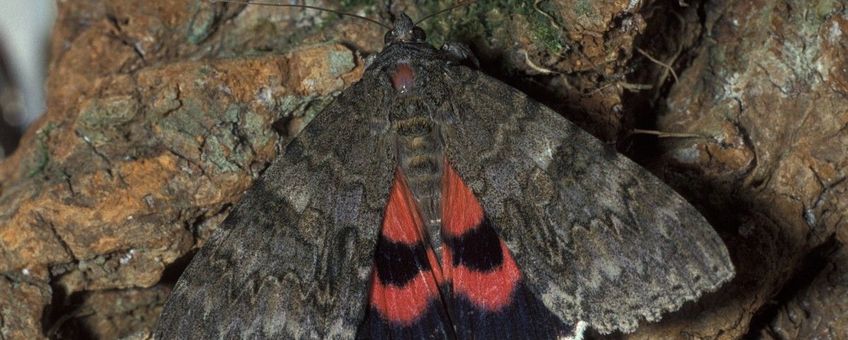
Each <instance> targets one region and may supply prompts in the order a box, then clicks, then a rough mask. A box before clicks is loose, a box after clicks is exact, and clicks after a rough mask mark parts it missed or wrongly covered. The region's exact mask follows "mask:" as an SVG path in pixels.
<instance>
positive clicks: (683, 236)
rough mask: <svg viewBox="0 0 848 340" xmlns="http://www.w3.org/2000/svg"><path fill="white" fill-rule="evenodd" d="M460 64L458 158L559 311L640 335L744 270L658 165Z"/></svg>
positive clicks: (532, 278)
mask: <svg viewBox="0 0 848 340" xmlns="http://www.w3.org/2000/svg"><path fill="white" fill-rule="evenodd" d="M449 69H450V70H451V71H450V72H449V73H451V75H450V76H449V77H450V78H451V79H456V80H457V81H461V82H464V84H462V85H461V86H455V87H453V94H454V96H453V98H454V106H455V108H454V112H453V115H454V118H453V119H454V121H453V122H452V124H451V125H450V126H451V127H449V128H447V129H446V130H447V131H446V132H445V138H446V144H447V147H448V157H449V159H450V160H451V161H452V162H453V164H454V166H455V167H456V168H457V170H458V172H459V173H460V175H461V176H462V178H463V179H464V180H465V181H466V182H467V183H468V184H469V186H470V187H471V188H472V190H473V191H474V192H475V193H476V194H477V195H478V197H479V198H480V199H481V201H482V204H483V207H484V209H485V210H486V213H487V214H488V215H489V216H490V218H492V219H493V220H494V222H495V225H496V227H497V228H498V230H499V232H500V234H501V236H502V237H503V238H504V240H505V241H506V242H507V244H508V245H509V248H510V249H511V250H512V251H513V253H514V255H515V258H516V261H517V262H518V264H519V266H520V267H521V269H522V271H523V273H524V275H525V277H526V278H527V281H528V283H529V286H530V289H531V290H532V291H534V292H535V293H536V294H538V296H539V297H540V298H541V299H542V301H543V303H544V304H545V306H547V307H548V308H550V309H551V310H552V311H554V313H555V314H558V315H559V316H560V317H562V318H563V319H564V320H566V321H571V322H576V321H578V320H582V321H586V322H588V323H589V324H590V325H591V326H592V327H594V328H595V329H597V330H598V331H600V332H602V333H609V332H612V331H614V330H622V331H624V332H629V331H632V330H634V329H635V327H636V326H637V322H638V321H639V320H642V319H647V320H650V321H652V320H657V319H659V317H660V315H661V313H664V312H667V311H673V310H676V309H678V308H679V307H680V306H681V305H682V304H683V303H684V302H686V301H690V300H694V299H696V298H698V297H699V296H700V295H701V294H702V293H704V292H707V291H712V290H715V289H717V288H718V287H719V286H720V285H721V284H722V283H724V282H726V281H728V280H730V278H731V277H732V276H733V265H732V264H731V262H730V259H729V256H728V253H727V249H726V248H725V246H724V243H723V242H722V241H721V239H720V238H719V237H718V235H717V234H716V233H715V231H714V230H713V228H712V227H711V226H710V225H709V223H707V221H706V220H705V219H704V218H703V217H702V216H701V215H700V214H699V213H698V211H696V210H695V208H693V207H692V206H691V205H690V204H689V203H687V202H686V201H685V200H684V199H683V198H682V197H680V195H678V194H677V193H675V192H674V190H672V189H671V188H670V187H668V186H667V185H665V184H663V183H662V182H661V181H660V180H658V179H657V178H656V177H654V176H653V175H651V174H650V173H649V172H648V171H647V170H645V169H643V168H642V167H640V166H638V165H637V164H635V163H634V162H632V161H631V160H629V159H627V158H626V157H624V156H622V155H620V154H618V153H616V152H615V151H612V150H610V149H609V148H608V147H605V146H604V145H603V143H602V142H601V141H599V140H598V139H596V138H594V137H592V136H591V135H589V134H588V133H586V132H585V131H582V130H581V129H579V128H578V127H576V126H575V125H573V124H572V123H570V122H568V121H567V120H565V119H564V118H562V117H561V116H559V115H558V114H556V113H555V112H553V111H552V110H550V109H548V108H546V107H544V106H543V105H541V104H539V103H537V102H535V101H532V100H529V99H527V98H526V96H525V95H523V94H522V93H520V92H518V91H517V90H515V89H513V88H511V87H508V86H506V85H504V84H503V83H501V82H499V81H497V80H494V79H492V78H489V77H487V76H485V75H482V74H481V73H480V72H475V71H472V70H469V69H467V68H462V67H450V68H449Z"/></svg>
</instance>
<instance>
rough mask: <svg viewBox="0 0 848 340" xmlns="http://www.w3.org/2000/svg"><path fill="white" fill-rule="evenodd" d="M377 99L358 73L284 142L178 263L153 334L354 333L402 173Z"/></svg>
mask: <svg viewBox="0 0 848 340" xmlns="http://www.w3.org/2000/svg"><path fill="white" fill-rule="evenodd" d="M375 100H378V99H375V98H374V97H373V96H367V95H366V94H365V93H364V89H363V87H362V85H361V83H360V84H357V85H354V86H353V87H351V88H350V89H348V90H347V91H345V92H344V93H343V94H342V95H340V97H339V98H337V99H336V101H335V102H334V103H333V104H331V105H330V106H329V107H328V108H327V109H326V110H324V111H323V112H322V113H320V114H319V115H318V116H317V117H316V118H315V119H314V120H313V121H312V122H311V123H310V124H309V125H308V126H307V127H306V129H305V130H304V131H303V132H302V133H301V134H300V135H299V136H298V137H297V138H295V139H294V140H293V141H292V142H291V143H289V144H288V145H287V146H286V148H285V151H284V153H283V154H282V155H281V156H280V157H279V158H278V159H277V160H276V161H275V162H274V164H272V165H271V166H270V167H269V168H268V169H267V170H266V171H265V173H264V174H263V175H262V177H261V178H260V179H258V180H257V182H256V183H255V184H254V186H253V187H252V188H251V189H250V190H249V191H248V192H247V193H246V194H245V196H244V198H243V199H242V200H241V202H240V203H239V204H238V206H237V207H235V209H234V210H233V211H232V213H230V216H229V217H227V219H226V220H225V221H224V223H223V225H222V228H221V230H218V231H217V232H216V233H215V235H214V236H212V237H211V238H210V239H209V241H208V242H207V243H206V244H205V245H204V246H203V248H202V249H201V250H200V252H198V254H197V255H196V256H195V258H194V260H193V261H192V262H191V264H190V265H189V266H188V268H187V269H186V270H185V272H184V273H183V274H182V277H180V280H179V282H178V283H177V285H176V287H175V288H174V291H173V293H172V294H171V296H170V298H169V300H168V302H167V304H166V305H165V309H164V311H163V312H162V316H161V319H160V320H159V322H158V324H157V327H156V330H155V333H154V335H155V337H156V338H161V339H189V338H198V339H217V338H296V339H302V338H340V337H342V338H352V337H353V336H354V335H355V332H356V329H357V327H358V325H359V323H360V322H361V320H362V319H363V317H364V312H365V311H364V307H365V306H367V285H368V280H367V279H368V277H369V274H370V272H371V265H372V261H373V259H372V255H373V251H374V247H375V242H376V238H377V235H378V234H377V233H378V231H379V226H380V222H381V219H382V214H383V209H384V207H385V203H386V197H387V196H388V191H389V186H390V184H391V180H392V176H393V174H394V158H395V156H394V153H393V151H392V149H391V147H390V146H391V145H392V144H391V143H386V142H385V140H383V139H384V138H385V137H381V136H383V135H382V134H380V133H377V132H378V131H385V129H384V128H382V127H381V126H386V124H388V122H387V121H386V120H385V119H383V120H381V119H380V117H376V116H377V115H378V114H379V112H380V111H379V110H373V109H372V108H371V107H372V106H373V105H374V104H373V103H374V101H375ZM375 131H377V132H375Z"/></svg>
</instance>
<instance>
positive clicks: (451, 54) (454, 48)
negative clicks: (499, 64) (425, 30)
mask: <svg viewBox="0 0 848 340" xmlns="http://www.w3.org/2000/svg"><path fill="white" fill-rule="evenodd" d="M441 50H442V52H444V53H445V54H446V55H447V56H448V58H450V60H451V61H452V62H454V63H457V64H470V65H472V66H474V68H480V62H479V61H478V60H477V57H475V56H474V52H471V49H470V48H468V45H465V44H463V43H460V42H453V41H452V42H446V43H445V44H444V45H442V49H441Z"/></svg>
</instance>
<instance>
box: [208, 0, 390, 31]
mask: <svg viewBox="0 0 848 340" xmlns="http://www.w3.org/2000/svg"><path fill="white" fill-rule="evenodd" d="M209 2H210V3H213V4H214V3H228V4H239V5H259V6H274V7H296V8H306V9H314V10H318V11H323V12H329V13H334V14H338V15H344V16H348V17H353V18H359V19H362V20H365V21H368V22H371V23H374V24H377V25H380V27H383V28H385V29H387V30H390V29H392V28H391V27H389V25H386V24H384V23H382V22H379V21H377V20H374V19H371V18H369V17H365V16H361V15H357V14H353V13H347V12H342V11H337V10H334V9H329V8H323V7H317V6H309V5H292V4H278V3H273V2H261V1H238V0H209Z"/></svg>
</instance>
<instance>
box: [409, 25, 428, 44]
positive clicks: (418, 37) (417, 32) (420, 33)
mask: <svg viewBox="0 0 848 340" xmlns="http://www.w3.org/2000/svg"><path fill="white" fill-rule="evenodd" d="M425 39H427V34H426V33H424V30H423V29H421V27H418V26H415V28H413V29H412V41H418V42H422V41H424V40H425Z"/></svg>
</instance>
